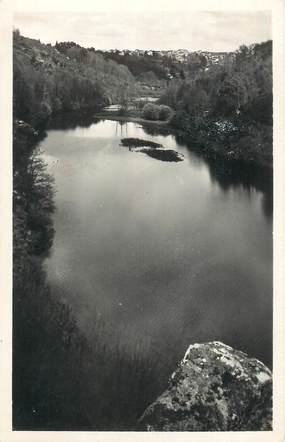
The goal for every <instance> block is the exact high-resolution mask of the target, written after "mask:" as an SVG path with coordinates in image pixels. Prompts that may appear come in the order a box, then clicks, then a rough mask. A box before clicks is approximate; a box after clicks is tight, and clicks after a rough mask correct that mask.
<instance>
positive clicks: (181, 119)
mask: <svg viewBox="0 0 285 442" xmlns="http://www.w3.org/2000/svg"><path fill="white" fill-rule="evenodd" d="M160 102H162V103H165V104H167V105H169V106H171V107H172V108H173V109H174V110H175V114H174V116H173V118H172V120H171V122H170V124H171V126H172V127H173V128H175V129H176V130H177V131H178V133H180V134H181V135H183V136H184V137H185V138H186V139H187V140H189V141H191V142H192V143H193V144H192V146H194V145H196V146H197V145H198V146H199V149H198V150H199V151H200V152H201V153H206V154H207V155H208V156H212V157H223V158H227V159H231V160H244V161H246V162H254V163H256V164H260V165H262V166H268V165H269V166H270V165H272V42H271V41H268V42H266V43H262V44H256V45H252V46H250V47H246V46H242V47H241V48H240V49H239V50H238V51H237V52H236V53H235V54H234V55H233V57H231V58H227V59H226V60H225V62H224V63H222V64H217V65H212V66H211V67H210V68H208V69H202V70H199V72H198V73H197V75H196V76H195V77H194V79H191V80H189V79H188V80H187V79H185V80H183V81H182V80H179V81H178V80H173V81H172V82H171V83H170V85H169V87H168V89H167V90H166V92H165V94H164V95H163V96H162V97H161V99H160Z"/></svg>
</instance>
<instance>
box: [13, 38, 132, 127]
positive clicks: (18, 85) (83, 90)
mask: <svg viewBox="0 0 285 442" xmlns="http://www.w3.org/2000/svg"><path fill="white" fill-rule="evenodd" d="M64 48H65V46H64ZM133 82H134V80H133V77H132V75H131V73H130V72H129V71H128V69H127V68H126V67H125V66H121V65H118V64H116V63H115V62H112V61H106V60H105V59H104V57H103V56H102V55H100V54H95V53H94V52H93V51H91V50H86V49H84V48H81V47H80V46H77V45H72V44H71V45H69V46H67V48H65V50H64V51H63V50H62V49H61V52H59V50H57V49H56V47H52V46H51V45H44V44H42V43H41V42H40V41H38V40H32V39H29V38H25V37H23V36H21V35H20V34H19V32H18V31H15V32H14V91H13V92H14V93H13V96H14V102H13V107H14V116H15V117H16V118H20V119H22V120H25V121H27V122H29V123H32V124H33V125H34V126H40V125H42V124H43V123H45V122H46V120H47V118H48V117H49V116H50V115H51V114H52V113H55V112H59V111H67V110H79V109H81V110H82V109H84V108H95V109H96V108H101V107H102V106H103V105H106V104H108V103H110V102H112V101H114V100H115V101H116V99H118V96H119V95H120V94H121V91H122V90H126V88H129V89H131V88H132V85H133Z"/></svg>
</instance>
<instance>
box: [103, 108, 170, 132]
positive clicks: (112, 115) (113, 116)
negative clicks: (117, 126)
mask: <svg viewBox="0 0 285 442" xmlns="http://www.w3.org/2000/svg"><path fill="white" fill-rule="evenodd" d="M138 115H139V114H135V113H132V114H130V115H119V114H118V113H117V112H112V111H103V112H97V113H96V114H95V117H96V118H98V119H99V118H100V119H103V120H104V119H105V120H111V121H121V122H122V123H129V122H130V123H138V124H144V125H150V126H157V127H165V128H167V127H168V126H167V124H168V122H167V121H151V120H146V119H145V118H142V117H140V116H138Z"/></svg>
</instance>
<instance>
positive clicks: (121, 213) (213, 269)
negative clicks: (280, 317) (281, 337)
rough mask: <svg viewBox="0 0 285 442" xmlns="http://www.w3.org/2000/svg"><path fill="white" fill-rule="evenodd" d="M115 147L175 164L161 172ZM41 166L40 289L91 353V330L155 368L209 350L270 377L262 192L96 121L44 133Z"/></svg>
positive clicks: (135, 133) (132, 131) (266, 223)
mask: <svg viewBox="0 0 285 442" xmlns="http://www.w3.org/2000/svg"><path fill="white" fill-rule="evenodd" d="M123 137H138V138H143V139H147V140H151V141H154V142H157V143H161V144H163V146H164V147H165V148H167V149H174V150H175V151H177V152H178V153H179V154H181V155H183V156H184V161H180V162H165V161H160V160H158V159H156V158H152V157H150V156H148V155H146V154H144V153H141V152H136V151H133V150H129V149H128V148H126V147H123V146H121V145H120V140H121V138H123ZM40 149H41V152H42V153H41V155H42V156H43V157H44V159H45V160H46V162H47V163H48V170H49V172H50V173H51V174H52V175H53V176H54V178H55V188H56V194H55V203H56V212H55V214H54V226H55V238H54V243H53V247H52V250H51V254H50V256H49V258H48V259H47V260H46V262H45V266H46V270H47V277H48V281H49V283H50V285H51V287H56V289H58V291H57V292H59V293H61V296H62V299H63V300H64V301H65V302H67V303H68V304H70V305H71V307H72V310H73V312H74V315H75V316H76V319H77V321H78V324H79V326H80V327H81V329H82V330H83V331H84V333H86V335H87V336H88V337H89V338H90V340H91V342H92V338H93V334H94V333H96V330H97V329H96V327H95V326H94V324H98V322H102V323H104V327H105V328H104V330H105V331H106V332H104V333H105V337H104V338H105V339H106V340H107V343H108V339H109V341H110V342H109V343H110V345H111V342H113V341H114V339H115V340H116V342H117V343H118V345H119V346H120V348H123V349H124V351H125V352H127V353H128V352H130V354H131V353H132V354H133V353H134V352H139V353H141V354H144V355H148V356H149V357H150V360H151V359H152V358H153V360H154V361H155V360H160V361H163V366H164V367H165V368H164V369H165V374H164V375H165V376H168V375H169V373H170V372H171V370H172V369H173V368H174V366H175V364H176V363H177V362H178V361H179V360H180V359H181V357H182V356H183V354H184V352H185V350H186V348H187V347H188V345H189V344H191V343H195V342H205V341H211V340H220V341H223V342H224V343H226V344H228V345H231V346H234V347H235V348H237V349H240V350H242V351H245V352H248V353H249V354H250V355H251V356H254V357H257V358H259V359H261V360H262V361H263V362H265V363H266V364H268V365H269V366H271V352H272V213H271V210H270V208H269V209H268V204H267V201H268V199H270V198H269V196H268V195H269V193H270V190H267V189H266V186H264V188H262V189H260V188H259V187H258V186H254V185H253V184H252V183H249V182H248V180H246V179H244V178H243V174H242V172H241V176H240V177H239V179H237V178H236V174H235V176H234V177H231V176H229V177H228V176H227V178H226V179H225V176H224V174H222V175H220V174H221V171H219V168H218V169H215V170H214V169H213V167H212V165H210V164H209V163H208V162H206V161H205V160H204V159H203V158H201V157H198V156H197V155H196V154H195V153H194V152H192V151H191V149H189V148H188V147H187V146H186V145H184V144H183V143H178V142H177V141H176V139H175V137H174V136H173V135H169V134H168V135H162V134H151V132H150V131H147V130H145V129H143V128H142V127H141V126H139V125H137V124H135V123H125V124H120V123H119V122H115V121H107V120H105V121H102V120H101V121H97V122H94V123H92V124H91V125H89V126H88V127H74V128H72V129H56V130H55V129H51V130H49V131H48V136H47V137H46V138H45V139H44V140H43V141H42V142H41V145H40Z"/></svg>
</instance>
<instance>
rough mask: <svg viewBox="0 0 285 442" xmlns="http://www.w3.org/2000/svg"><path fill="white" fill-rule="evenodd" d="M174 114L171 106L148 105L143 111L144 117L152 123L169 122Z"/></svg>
mask: <svg viewBox="0 0 285 442" xmlns="http://www.w3.org/2000/svg"><path fill="white" fill-rule="evenodd" d="M171 114H172V111H171V109H170V107H169V106H166V105H158V104H153V103H147V104H145V105H144V107H143V109H142V116H143V118H145V119H146V120H151V121H157V120H160V121H167V120H168V119H169V118H170V116H171Z"/></svg>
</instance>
